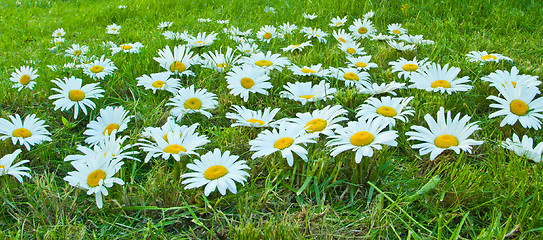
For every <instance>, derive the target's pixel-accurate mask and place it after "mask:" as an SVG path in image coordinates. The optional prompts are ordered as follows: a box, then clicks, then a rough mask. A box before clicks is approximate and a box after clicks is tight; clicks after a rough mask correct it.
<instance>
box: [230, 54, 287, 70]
mask: <svg viewBox="0 0 543 240" xmlns="http://www.w3.org/2000/svg"><path fill="white" fill-rule="evenodd" d="M240 62H241V63H242V64H246V65H251V66H256V67H260V68H262V69H265V70H266V73H269V72H270V71H272V70H279V71H283V68H284V67H285V66H288V65H290V61H289V60H288V58H286V57H281V54H273V53H272V52H271V51H268V52H266V53H256V54H253V55H251V56H250V57H242V58H241V59H240Z"/></svg>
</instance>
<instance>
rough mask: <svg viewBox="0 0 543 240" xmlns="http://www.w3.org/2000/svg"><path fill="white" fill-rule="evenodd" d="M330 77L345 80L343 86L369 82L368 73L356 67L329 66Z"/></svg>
mask: <svg viewBox="0 0 543 240" xmlns="http://www.w3.org/2000/svg"><path fill="white" fill-rule="evenodd" d="M330 77H333V78H337V79H338V80H341V81H345V86H347V87H350V86H357V85H360V84H362V83H363V82H366V83H369V82H370V74H369V73H367V72H364V71H361V70H358V69H357V68H352V67H351V68H333V67H330Z"/></svg>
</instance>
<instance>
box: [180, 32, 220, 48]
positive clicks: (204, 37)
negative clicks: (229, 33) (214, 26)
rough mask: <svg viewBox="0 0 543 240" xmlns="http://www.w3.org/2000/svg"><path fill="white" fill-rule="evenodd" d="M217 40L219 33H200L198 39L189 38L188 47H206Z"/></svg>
mask: <svg viewBox="0 0 543 240" xmlns="http://www.w3.org/2000/svg"><path fill="white" fill-rule="evenodd" d="M216 38H217V33H214V32H211V33H209V34H207V33H206V32H203V33H201V32H200V33H198V34H197V35H196V37H189V39H187V42H188V46H190V47H206V46H209V45H211V44H213V42H214V41H215V39H216Z"/></svg>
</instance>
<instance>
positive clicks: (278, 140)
mask: <svg viewBox="0 0 543 240" xmlns="http://www.w3.org/2000/svg"><path fill="white" fill-rule="evenodd" d="M315 137H317V135H316V134H314V133H306V131H305V129H304V128H303V126H299V125H296V124H282V125H281V126H279V128H274V129H272V131H270V130H264V131H262V132H261V133H259V134H258V136H257V137H256V139H253V140H251V141H249V145H251V149H250V150H249V151H253V152H255V153H253V155H252V156H251V158H252V159H255V158H259V157H262V156H268V155H270V154H272V153H274V152H280V153H281V156H282V157H283V158H286V159H287V163H288V165H289V166H291V167H292V165H293V164H294V155H293V154H292V153H293V152H294V153H296V155H298V156H300V158H302V160H304V161H306V162H307V160H308V159H307V154H308V152H307V150H306V149H305V148H304V147H302V146H301V145H303V146H305V145H306V144H308V143H316V142H315V140H313V138H315Z"/></svg>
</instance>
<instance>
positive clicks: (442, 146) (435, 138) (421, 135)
mask: <svg viewBox="0 0 543 240" xmlns="http://www.w3.org/2000/svg"><path fill="white" fill-rule="evenodd" d="M470 119H471V117H470V116H467V115H465V116H463V117H462V118H460V113H458V114H457V115H456V116H455V117H454V119H453V118H452V117H451V112H450V111H447V115H446V116H445V109H444V108H443V107H441V108H440V109H439V111H438V112H437V121H436V120H434V118H433V117H432V116H430V114H426V115H425V116H424V120H426V123H427V124H428V127H430V129H427V128H425V127H422V126H416V125H415V126H412V127H411V129H412V130H414V131H410V132H407V133H406V135H407V136H409V139H407V140H408V141H410V140H417V141H421V142H423V143H419V144H415V145H413V148H414V149H420V150H419V151H420V155H426V154H428V153H430V160H434V159H435V158H436V157H437V156H438V155H439V154H441V153H442V152H443V151H445V150H453V151H454V152H455V153H456V154H460V151H466V152H468V153H471V148H472V146H473V145H481V144H483V141H475V140H473V139H468V137H469V136H471V134H473V132H475V131H476V130H480V128H479V126H478V125H477V122H474V123H468V122H469V120H470Z"/></svg>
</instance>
